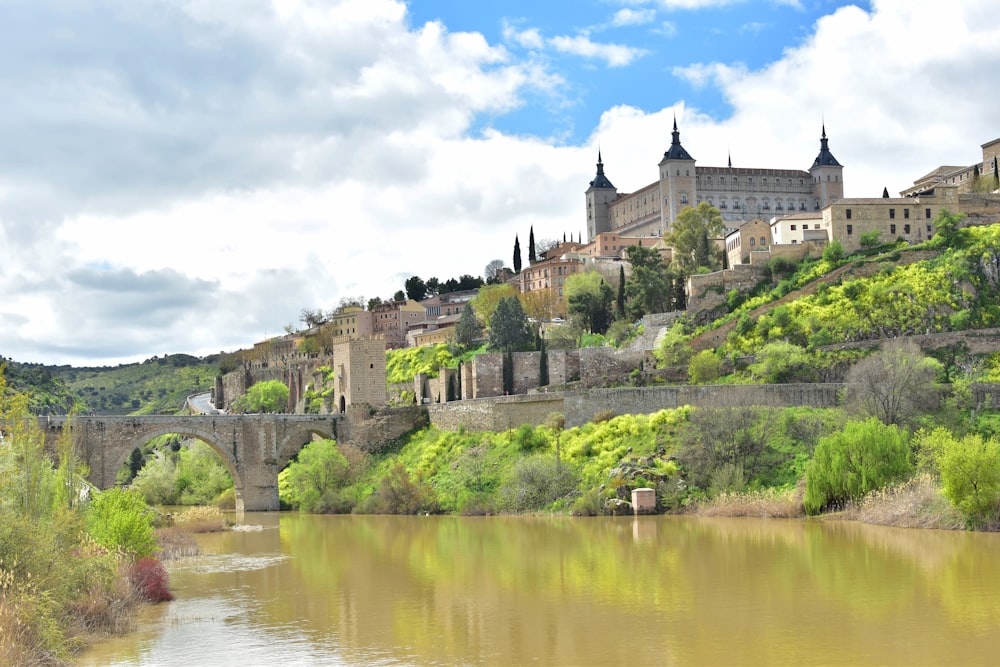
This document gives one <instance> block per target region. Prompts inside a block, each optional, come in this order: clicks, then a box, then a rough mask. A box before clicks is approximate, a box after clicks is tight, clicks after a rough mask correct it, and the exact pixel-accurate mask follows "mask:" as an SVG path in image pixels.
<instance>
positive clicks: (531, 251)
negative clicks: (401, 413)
mask: <svg viewBox="0 0 1000 667" xmlns="http://www.w3.org/2000/svg"><path fill="white" fill-rule="evenodd" d="M536 259H537V257H535V226H534V225H532V226H531V229H530V230H529V231H528V261H529V262H531V263H534V262H535V260H536Z"/></svg>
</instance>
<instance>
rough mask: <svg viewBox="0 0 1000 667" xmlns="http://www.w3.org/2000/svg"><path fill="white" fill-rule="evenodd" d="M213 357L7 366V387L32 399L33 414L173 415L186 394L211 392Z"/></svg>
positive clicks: (216, 371) (214, 368) (215, 358)
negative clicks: (80, 365)
mask: <svg viewBox="0 0 1000 667" xmlns="http://www.w3.org/2000/svg"><path fill="white" fill-rule="evenodd" d="M218 362H219V358H218V356H209V357H205V358H198V357H193V356H191V355H187V354H172V355H166V356H164V357H152V358H151V359H147V360H146V361H143V362H142V363H135V364H121V365H119V366H114V367H110V366H103V367H85V368H74V367H72V366H43V365H41V364H19V363H17V362H15V361H10V362H7V370H6V372H5V376H6V377H7V379H8V381H9V382H10V384H11V386H12V387H14V388H15V389H17V390H18V391H22V392H27V393H29V394H30V395H31V406H32V411H33V412H35V413H37V414H46V413H49V414H66V413H67V412H68V411H69V409H70V408H71V407H72V406H74V405H76V406H77V407H78V408H79V409H80V410H81V411H83V412H92V413H95V414H99V415H131V414H135V415H150V414H172V413H174V412H177V411H178V410H179V409H181V407H182V406H183V405H184V400H185V399H186V398H187V397H188V396H189V395H191V394H196V393H199V392H203V391H210V390H211V388H212V386H213V384H214V382H215V376H216V375H218V374H219V367H218Z"/></svg>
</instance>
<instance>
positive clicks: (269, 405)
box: [233, 380, 288, 412]
mask: <svg viewBox="0 0 1000 667" xmlns="http://www.w3.org/2000/svg"><path fill="white" fill-rule="evenodd" d="M287 407H288V387H287V386H286V385H285V383H284V382H281V381H279V380H265V381H264V382H258V383H257V384H255V385H253V386H251V387H250V388H249V389H247V393H246V394H244V395H243V396H240V397H239V398H237V399H236V401H234V402H233V409H234V410H235V411H236V412H284V411H285V409H286V408H287Z"/></svg>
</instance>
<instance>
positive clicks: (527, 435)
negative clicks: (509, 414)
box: [514, 424, 549, 454]
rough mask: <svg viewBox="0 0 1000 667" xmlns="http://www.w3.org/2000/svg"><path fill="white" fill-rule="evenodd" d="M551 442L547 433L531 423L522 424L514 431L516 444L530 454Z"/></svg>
mask: <svg viewBox="0 0 1000 667" xmlns="http://www.w3.org/2000/svg"><path fill="white" fill-rule="evenodd" d="M548 443H549V441H548V439H547V438H546V437H545V433H544V432H543V431H542V430H541V429H536V428H535V427H534V426H531V425H530V424H521V425H520V426H518V427H517V430H516V431H514V444H515V445H516V446H517V448H518V449H519V450H521V451H522V452H524V453H526V454H528V453H531V452H533V451H535V450H536V449H541V448H543V447H545V446H546V445H547V444H548Z"/></svg>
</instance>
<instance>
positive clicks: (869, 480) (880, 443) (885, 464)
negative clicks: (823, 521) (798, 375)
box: [803, 417, 912, 514]
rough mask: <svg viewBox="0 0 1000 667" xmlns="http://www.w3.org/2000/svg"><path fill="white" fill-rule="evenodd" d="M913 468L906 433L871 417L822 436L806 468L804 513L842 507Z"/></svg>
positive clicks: (889, 482)
mask: <svg viewBox="0 0 1000 667" xmlns="http://www.w3.org/2000/svg"><path fill="white" fill-rule="evenodd" d="M911 470H912V464H911V462H910V449H909V446H908V444H907V438H906V433H905V432H904V431H902V430H901V429H900V428H899V427H897V426H895V425H889V426H887V425H885V424H883V423H882V422H880V421H879V420H878V419H875V418H874V417H871V418H869V419H867V420H865V421H852V422H848V423H847V424H846V425H845V426H844V429H843V430H842V431H841V432H839V433H835V434H833V435H829V436H827V437H825V438H822V439H821V440H820V441H819V444H818V445H816V451H815V453H814V454H813V459H812V461H810V462H809V467H808V469H807V471H806V495H805V498H804V500H803V505H804V506H805V510H806V513H808V514H818V513H819V512H821V511H823V510H824V509H828V508H831V507H844V506H845V505H846V504H847V503H848V502H857V501H860V500H861V499H862V498H863V497H864V496H865V495H867V494H868V493H870V492H871V491H874V490H876V489H880V488H882V487H884V486H886V485H888V484H892V483H894V482H898V481H900V480H902V479H904V478H905V477H906V476H907V475H908V474H909V473H910V472H911Z"/></svg>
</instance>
